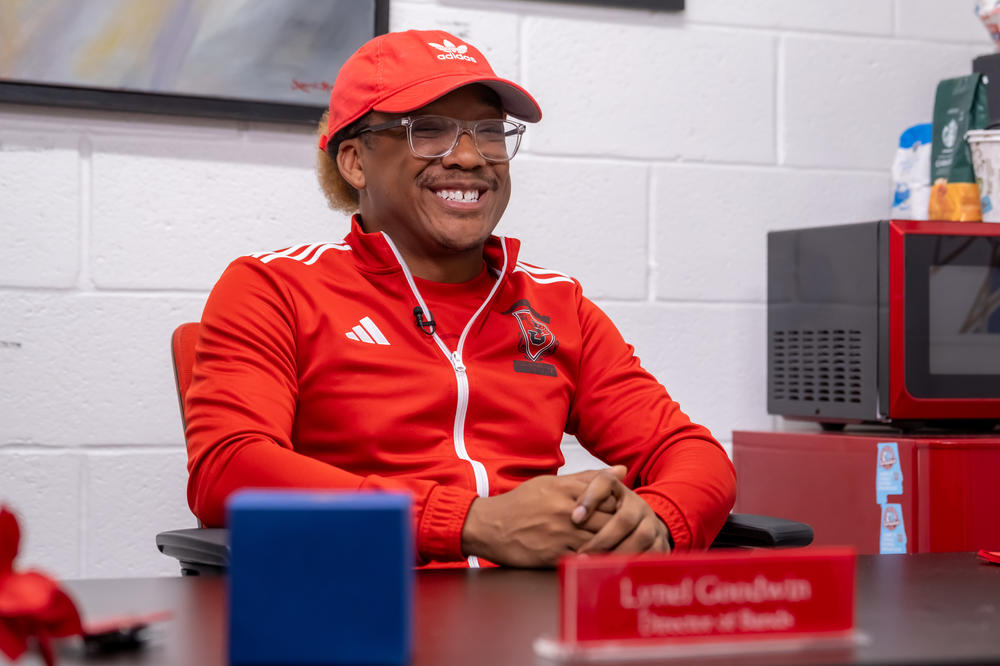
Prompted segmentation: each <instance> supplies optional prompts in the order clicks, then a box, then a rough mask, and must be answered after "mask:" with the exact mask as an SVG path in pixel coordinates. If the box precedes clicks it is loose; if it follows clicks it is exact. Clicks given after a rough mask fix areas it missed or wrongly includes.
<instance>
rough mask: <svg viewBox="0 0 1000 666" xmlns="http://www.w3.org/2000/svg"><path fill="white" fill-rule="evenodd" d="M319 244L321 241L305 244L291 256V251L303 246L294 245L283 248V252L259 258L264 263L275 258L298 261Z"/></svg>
mask: <svg viewBox="0 0 1000 666" xmlns="http://www.w3.org/2000/svg"><path fill="white" fill-rule="evenodd" d="M320 245H322V243H313V244H312V245H306V246H304V247H305V249H304V250H302V251H301V252H299V253H298V254H296V255H294V256H292V253H293V252H296V251H298V250H299V249H300V248H302V247H303V246H302V245H296V246H295V247H293V248H292V249H290V250H285V251H284V252H278V253H276V254H272V255H271V256H269V257H264V258H263V259H261V262H263V263H265V264H266V263H270V262H272V261H274V260H275V259H294V260H295V261H299V260H301V259H302V258H303V257H305V256H307V255H308V254H309V253H310V252H312V251H313V250H315V249H316V248H317V247H319V246H320Z"/></svg>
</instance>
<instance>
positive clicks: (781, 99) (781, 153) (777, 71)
mask: <svg viewBox="0 0 1000 666" xmlns="http://www.w3.org/2000/svg"><path fill="white" fill-rule="evenodd" d="M776 41H777V43H776V44H775V47H774V157H775V160H776V161H777V163H778V165H779V166H781V165H784V164H785V38H784V37H783V36H780V35H779V36H778V38H777V40H776Z"/></svg>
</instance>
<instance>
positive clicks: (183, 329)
mask: <svg viewBox="0 0 1000 666" xmlns="http://www.w3.org/2000/svg"><path fill="white" fill-rule="evenodd" d="M200 327H201V324H200V323H198V322H196V321H190V322H187V323H186V324H181V325H180V326H178V327H177V328H176V329H174V334H173V336H171V338H170V351H171V352H172V355H173V359H174V381H175V382H176V384H177V400H178V402H179V403H180V406H181V421H182V422H183V423H184V425H185V426H187V419H186V418H185V417H184V396H185V395H187V390H188V387H189V386H191V371H192V368H193V367H194V346H195V343H197V342H198V331H199V329H200Z"/></svg>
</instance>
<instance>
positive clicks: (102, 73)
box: [0, 0, 389, 123]
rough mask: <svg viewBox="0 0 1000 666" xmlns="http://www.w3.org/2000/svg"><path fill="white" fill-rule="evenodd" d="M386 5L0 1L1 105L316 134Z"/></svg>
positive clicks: (283, 0)
mask: <svg viewBox="0 0 1000 666" xmlns="http://www.w3.org/2000/svg"><path fill="white" fill-rule="evenodd" d="M388 25H389V0H0V102H16V103H25V104H43V105H51V106H63V107H76V108H87V109H106V110H113V111H141V112H151V113H167V114H177V115H190V116H202V117H211V118H228V119H237V120H264V121H281V122H303V123H315V122H316V121H317V120H318V119H319V117H320V116H321V115H322V113H323V110H324V109H325V108H326V106H327V105H328V103H329V98H330V88H331V86H332V85H333V80H334V78H335V77H336V74H337V71H338V70H339V69H340V66H341V65H342V64H343V63H344V61H345V60H346V59H347V58H348V57H349V56H350V55H351V54H352V53H354V51H356V50H357V49H358V47H360V46H361V45H362V44H363V43H365V42H366V41H368V40H369V39H371V38H372V37H374V36H375V35H379V34H382V33H384V32H386V31H387V30H388Z"/></svg>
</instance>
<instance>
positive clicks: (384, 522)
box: [227, 491, 414, 664]
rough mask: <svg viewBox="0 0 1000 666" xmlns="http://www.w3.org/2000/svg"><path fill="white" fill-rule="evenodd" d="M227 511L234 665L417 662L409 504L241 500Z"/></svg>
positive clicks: (365, 496)
mask: <svg viewBox="0 0 1000 666" xmlns="http://www.w3.org/2000/svg"><path fill="white" fill-rule="evenodd" d="M227 508H228V511H229V531H230V547H231V557H230V565H229V661H230V663H232V664H402V663H405V662H406V661H408V660H409V658H410V652H411V645H412V635H413V563H414V556H413V536H412V527H411V517H410V497H409V496H408V495H404V494H397V493H374V492H366V493H355V492H345V493H331V492H307V491H242V492H240V493H237V494H236V495H234V496H233V497H232V498H231V500H230V501H229V504H228V507H227Z"/></svg>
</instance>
